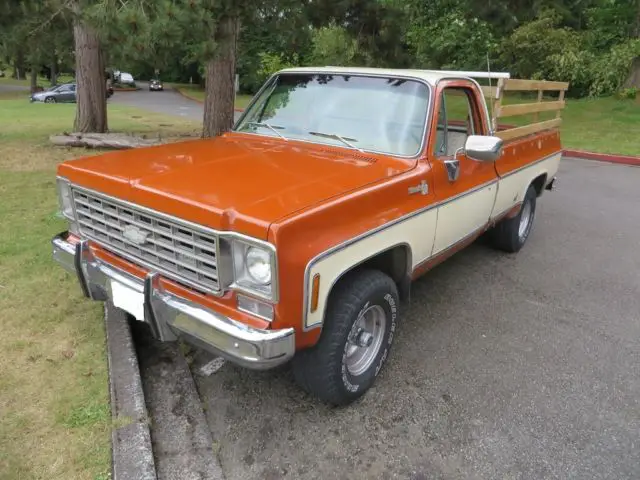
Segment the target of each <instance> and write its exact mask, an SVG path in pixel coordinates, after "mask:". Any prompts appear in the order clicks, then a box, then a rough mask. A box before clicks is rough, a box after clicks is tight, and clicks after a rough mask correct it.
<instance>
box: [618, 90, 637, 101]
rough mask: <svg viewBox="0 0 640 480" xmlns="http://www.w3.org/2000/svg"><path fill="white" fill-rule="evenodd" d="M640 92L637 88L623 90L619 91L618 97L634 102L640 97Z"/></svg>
mask: <svg viewBox="0 0 640 480" xmlns="http://www.w3.org/2000/svg"><path fill="white" fill-rule="evenodd" d="M638 92H640V89H638V88H636V87H630V88H622V89H620V90H618V94H617V97H618V98H620V99H622V100H634V99H635V98H637V97H638Z"/></svg>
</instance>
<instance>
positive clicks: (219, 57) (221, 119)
mask: <svg viewBox="0 0 640 480" xmlns="http://www.w3.org/2000/svg"><path fill="white" fill-rule="evenodd" d="M239 23H240V22H239V19H238V18H237V17H235V16H223V17H221V18H220V21H219V23H218V25H217V28H216V32H215V35H214V41H215V43H216V52H215V55H214V57H213V58H212V59H211V60H209V62H208V63H207V71H206V80H205V98H204V127H203V130H202V136H203V137H215V136H217V135H220V134H222V133H224V132H226V131H227V130H229V129H231V127H232V126H233V104H234V101H235V74H236V43H237V40H238V30H239Z"/></svg>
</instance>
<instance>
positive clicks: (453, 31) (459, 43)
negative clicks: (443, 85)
mask: <svg viewBox="0 0 640 480" xmlns="http://www.w3.org/2000/svg"><path fill="white" fill-rule="evenodd" d="M407 42H408V44H409V45H410V46H411V47H412V48H413V49H414V51H415V54H416V63H417V64H418V66H419V67H421V68H436V69H459V70H466V69H469V70H484V69H485V68H486V64H487V54H489V53H493V52H495V50H496V47H497V42H496V39H495V37H494V34H493V31H492V29H491V26H490V25H489V24H488V23H487V22H485V21H484V20H481V19H478V18H477V17H468V16H467V15H466V14H465V13H464V12H463V11H462V9H455V10H452V11H448V12H446V13H443V15H440V16H433V15H425V16H424V17H422V21H419V22H413V23H412V24H411V26H410V27H409V31H408V32H407Z"/></svg>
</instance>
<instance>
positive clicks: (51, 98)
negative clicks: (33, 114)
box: [44, 97, 56, 103]
mask: <svg viewBox="0 0 640 480" xmlns="http://www.w3.org/2000/svg"><path fill="white" fill-rule="evenodd" d="M44 103H56V97H47V98H45V99H44Z"/></svg>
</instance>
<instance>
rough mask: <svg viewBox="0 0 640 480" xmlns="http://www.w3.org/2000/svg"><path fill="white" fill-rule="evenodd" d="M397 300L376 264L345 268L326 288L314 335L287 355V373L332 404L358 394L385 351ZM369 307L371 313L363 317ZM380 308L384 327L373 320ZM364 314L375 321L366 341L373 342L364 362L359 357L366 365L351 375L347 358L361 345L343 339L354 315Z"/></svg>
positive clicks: (392, 285) (351, 331)
mask: <svg viewBox="0 0 640 480" xmlns="http://www.w3.org/2000/svg"><path fill="white" fill-rule="evenodd" d="M399 305H400V304H399V300H398V289H397V287H396V284H395V283H394V282H393V280H392V279H391V278H390V277H389V276H387V275H385V274H384V273H382V272H380V271H377V270H360V271H356V272H354V273H351V274H348V275H347V276H346V277H345V278H344V279H342V280H341V281H340V282H339V283H338V284H337V285H336V286H335V287H334V291H333V292H332V293H331V298H330V301H329V305H328V307H327V313H326V317H325V323H324V326H323V329H322V334H321V335H320V340H319V341H318V343H317V344H316V345H315V346H314V347H313V348H310V349H308V350H304V351H302V352H300V353H298V354H297V355H296V356H295V357H294V359H293V373H294V376H295V378H296V381H297V382H298V384H299V385H300V386H301V387H302V388H303V389H304V390H306V391H307V392H308V393H311V394H313V395H315V396H317V397H318V398H320V399H321V400H322V401H324V402H327V403H329V404H332V405H346V404H349V403H351V402H353V401H354V400H356V399H357V398H359V397H361V396H362V395H364V393H365V392H366V391H367V390H369V388H371V386H372V385H373V383H374V382H375V379H376V377H377V376H378V374H379V373H380V370H381V369H382V366H383V365H384V363H385V361H386V360H387V358H388V356H389V350H390V348H391V345H392V343H393V337H394V332H395V329H396V323H397V321H398V315H399ZM369 312H375V314H374V315H373V316H370V317H367V316H366V315H368V314H369ZM382 312H384V317H385V319H384V327H383V326H382V321H380V322H376V320H375V318H379V319H380V320H381V315H382ZM375 315H378V317H375ZM369 318H373V319H374V320H371V321H372V322H373V323H375V324H376V325H379V327H378V328H380V332H381V333H380V335H379V336H378V335H374V336H373V338H374V340H373V343H372V347H369V348H374V350H372V351H371V353H370V354H369V358H370V359H371V360H370V363H369V362H364V363H363V364H362V365H361V368H365V367H366V369H364V370H363V371H361V372H358V373H357V374H356V375H354V374H353V373H352V371H351V370H350V368H349V366H348V365H349V361H348V358H350V357H349V355H350V354H352V355H353V353H354V351H353V350H354V349H355V350H356V351H357V352H361V350H358V347H356V346H355V345H354V343H353V342H352V341H349V340H350V337H351V340H354V330H355V329H356V328H357V327H356V326H355V323H356V320H359V321H360V322H362V321H363V319H369ZM359 324H360V323H359ZM376 339H378V340H376ZM376 345H377V347H375V346H376ZM363 348H364V347H363ZM376 348H377V350H376ZM349 352H350V353H349ZM374 352H375V353H374ZM367 365H368V366H367Z"/></svg>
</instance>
